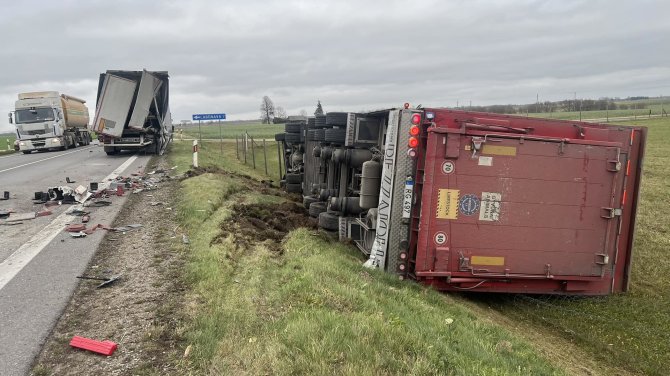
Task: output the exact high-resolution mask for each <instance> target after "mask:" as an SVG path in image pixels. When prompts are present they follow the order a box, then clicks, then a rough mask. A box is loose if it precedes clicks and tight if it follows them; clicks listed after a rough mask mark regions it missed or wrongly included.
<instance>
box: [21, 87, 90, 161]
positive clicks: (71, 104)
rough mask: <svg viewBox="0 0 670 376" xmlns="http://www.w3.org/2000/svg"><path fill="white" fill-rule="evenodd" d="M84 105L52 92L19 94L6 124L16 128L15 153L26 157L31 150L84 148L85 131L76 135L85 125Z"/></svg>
mask: <svg viewBox="0 0 670 376" xmlns="http://www.w3.org/2000/svg"><path fill="white" fill-rule="evenodd" d="M84 103H85V101H83V100H81V99H77V98H74V97H69V96H65V95H59V93H58V92H55V91H48V92H33V93H21V94H19V98H18V100H17V101H16V103H15V107H14V108H15V110H14V112H13V113H10V114H9V122H10V123H14V124H15V127H16V136H17V139H18V146H19V150H20V151H22V152H23V153H25V154H28V153H30V152H32V151H33V150H45V149H46V150H49V149H59V150H65V149H67V148H70V147H76V146H77V144H81V145H84V144H88V141H90V137H89V136H88V131H86V129H85V128H84V129H83V130H81V131H79V129H80V128H81V126H82V125H83V126H84V127H85V126H86V123H88V109H87V108H86V106H85V105H84ZM68 115H69V116H68Z"/></svg>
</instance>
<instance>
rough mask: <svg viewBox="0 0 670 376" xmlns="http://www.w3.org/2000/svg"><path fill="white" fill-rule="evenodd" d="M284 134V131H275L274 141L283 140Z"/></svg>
mask: <svg viewBox="0 0 670 376" xmlns="http://www.w3.org/2000/svg"><path fill="white" fill-rule="evenodd" d="M285 135H286V134H285V133H277V134H275V141H284V139H285V137H284V136H285Z"/></svg>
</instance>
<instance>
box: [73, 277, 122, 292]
mask: <svg viewBox="0 0 670 376" xmlns="http://www.w3.org/2000/svg"><path fill="white" fill-rule="evenodd" d="M77 278H79V279H92V280H95V281H104V282H102V283H101V284H99V285H98V286H97V287H96V288H97V289H99V288H102V287H107V286H109V285H111V284H112V283H114V282H116V281H118V280H119V279H120V278H121V274H118V275H115V276H111V277H91V276H87V275H80V276H77Z"/></svg>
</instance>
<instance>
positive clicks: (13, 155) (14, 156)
mask: <svg viewBox="0 0 670 376" xmlns="http://www.w3.org/2000/svg"><path fill="white" fill-rule="evenodd" d="M18 156H19V155H18V154H17V153H12V154H10V155H5V156H4V157H0V159H5V158H16V157H18Z"/></svg>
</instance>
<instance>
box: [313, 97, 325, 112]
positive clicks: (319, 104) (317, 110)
mask: <svg viewBox="0 0 670 376" xmlns="http://www.w3.org/2000/svg"><path fill="white" fill-rule="evenodd" d="M314 115H323V107H321V100H317V103H316V111H314Z"/></svg>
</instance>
